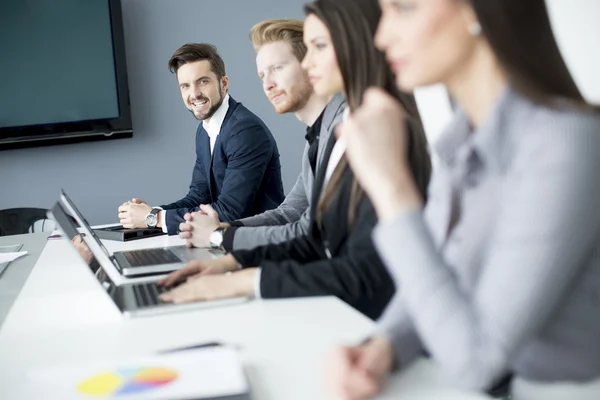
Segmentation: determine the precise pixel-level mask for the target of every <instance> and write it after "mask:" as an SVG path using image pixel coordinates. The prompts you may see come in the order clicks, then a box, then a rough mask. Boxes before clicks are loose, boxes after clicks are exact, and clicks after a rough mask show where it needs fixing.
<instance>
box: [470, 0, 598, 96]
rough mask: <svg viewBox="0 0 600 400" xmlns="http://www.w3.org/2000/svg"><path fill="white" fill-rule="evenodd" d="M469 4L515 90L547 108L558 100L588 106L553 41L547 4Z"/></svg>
mask: <svg viewBox="0 0 600 400" xmlns="http://www.w3.org/2000/svg"><path fill="white" fill-rule="evenodd" d="M469 3H470V4H471V6H472V7H473V10H474V11H475V14H476V15H477V18H478V20H479V24H480V25H481V31H482V34H483V35H484V36H485V38H486V39H487V41H488V43H489V45H490V47H491V48H492V50H493V52H494V54H495V55H496V57H497V58H498V61H499V62H500V64H501V65H502V67H503V68H504V70H505V72H506V73H507V75H508V79H509V81H510V83H511V85H512V86H513V87H514V88H515V90H517V91H519V92H520V93H521V94H523V95H524V96H526V97H528V98H530V99H531V100H533V101H535V102H538V103H542V104H546V105H553V104H554V103H555V102H556V100H557V98H559V99H563V100H565V99H566V100H572V101H573V102H574V103H576V104H580V105H585V104H586V103H585V100H584V99H583V96H582V95H581V92H580V91H579V89H578V88H577V85H576V84H575V81H574V80H573V77H572V76H571V73H570V72H569V70H568V68H567V65H566V64H565V62H564V60H563V58H562V55H561V53H560V50H559V48H558V45H557V44H556V40H555V39H554V34H553V32H552V26H551V24H550V19H549V17H548V10H547V9H546V3H545V0H525V1H524V0H469Z"/></svg>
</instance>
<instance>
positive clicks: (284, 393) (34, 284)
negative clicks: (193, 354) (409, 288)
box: [0, 236, 487, 400]
mask: <svg viewBox="0 0 600 400" xmlns="http://www.w3.org/2000/svg"><path fill="white" fill-rule="evenodd" d="M2 239H3V242H6V240H7V238H2ZM44 240H45V239H44ZM104 243H105V245H106V246H107V248H108V249H109V250H110V251H116V250H126V249H140V248H149V247H159V246H173V245H179V244H182V243H183V242H182V241H181V240H180V239H179V238H177V237H167V236H161V237H155V238H148V239H143V240H137V241H132V242H126V243H122V242H114V241H104ZM32 247H35V246H32ZM30 256H32V257H34V256H35V255H34V254H30V255H28V256H26V257H30ZM8 268H9V269H10V268H18V264H16V263H15V265H14V266H13V265H10V266H9V267H8ZM1 279H2V278H0V280H1ZM373 327H374V324H373V322H372V321H371V320H369V319H368V318H366V317H364V316H363V315H362V314H360V313H358V312H356V311H355V310H354V309H352V308H351V307H349V306H347V305H346V304H345V303H343V302H341V301H340V300H338V299H337V298H334V297H320V298H304V299H287V300H252V301H250V302H247V303H244V304H238V305H234V306H227V307H219V308H209V309H202V310H195V311H185V312H176V313H172V314H165V315H160V316H154V317H145V318H137V319H127V318H123V317H122V316H121V314H120V312H119V311H118V310H117V308H116V307H115V306H114V304H113V303H112V301H111V300H110V298H109V297H108V296H107V295H106V293H105V292H104V289H102V287H101V286H100V285H99V284H98V282H97V280H96V278H95V277H94V276H93V275H92V273H91V271H90V270H89V269H88V268H87V266H86V265H85V264H84V263H83V261H82V260H81V258H80V257H79V255H78V254H77V253H76V251H75V250H74V249H73V248H72V246H71V245H70V244H69V242H68V241H67V240H65V239H63V240H51V241H48V242H47V243H46V246H45V247H44V249H43V251H42V252H41V254H40V255H39V259H38V260H37V263H36V264H35V267H34V268H33V270H32V271H31V273H30V275H29V277H28V279H27V281H26V282H25V285H24V286H23V287H22V289H21V291H20V293H19V295H18V297H17V298H16V300H15V301H14V303H13V305H12V308H11V309H10V312H9V313H8V315H7V317H6V319H5V320H4V322H3V323H2V325H0V399H18V400H25V397H23V396H24V394H23V393H24V389H23V388H24V387H25V385H27V373H28V372H29V371H31V370H32V369H35V368H43V367H51V366H53V365H58V364H63V363H71V362H81V361H84V360H85V361H89V360H101V359H111V358H116V357H119V358H121V357H127V356H137V355H140V356H141V355H148V354H151V353H154V352H156V351H158V350H165V349H170V348H176V347H182V346H187V345H193V344H199V343H203V342H209V341H218V342H222V343H230V344H235V345H237V346H238V347H239V349H240V356H241V359H242V362H243V366H244V369H245V371H246V372H247V375H248V378H249V381H250V385H251V388H252V395H253V399H255V400H296V399H297V400H308V399H310V400H318V399H325V398H326V395H325V390H324V380H323V373H322V365H323V359H324V356H325V355H326V353H327V351H328V350H329V349H330V348H331V347H332V346H335V345H337V344H342V343H356V342H359V341H360V340H362V339H363V338H364V337H366V336H367V335H369V333H370V332H371V331H372V329H373ZM48 398H51V395H49V397H48ZM442 398H443V399H446V400H477V399H485V398H487V397H484V396H480V395H475V394H467V393H462V392H459V391H456V390H453V389H451V386H450V385H449V383H448V382H447V381H445V380H444V378H443V377H442V376H441V374H440V373H439V371H438V370H437V368H436V367H435V366H434V365H433V363H431V362H430V361H426V360H422V361H420V362H418V363H416V364H415V365H414V366H413V367H411V368H409V369H408V370H406V371H404V372H402V373H400V374H397V375H395V376H394V377H393V378H392V379H391V380H390V384H389V385H388V387H387V389H386V390H385V392H384V393H382V394H381V395H380V396H379V397H378V399H381V400H383V399H415V400H416V399H419V400H420V399H442Z"/></svg>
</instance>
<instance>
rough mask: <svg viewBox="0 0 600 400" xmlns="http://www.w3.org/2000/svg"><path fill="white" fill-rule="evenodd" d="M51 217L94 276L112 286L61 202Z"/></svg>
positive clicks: (51, 211) (53, 209) (51, 212)
mask: <svg viewBox="0 0 600 400" xmlns="http://www.w3.org/2000/svg"><path fill="white" fill-rule="evenodd" d="M49 217H51V218H52V219H53V220H54V221H55V222H56V223H57V224H58V226H59V227H60V229H61V230H62V231H63V232H64V233H65V235H66V236H67V237H68V238H69V239H70V241H71V244H72V245H73V247H74V248H75V250H77V253H79V255H80V256H81V258H82V259H83V261H84V262H85V263H86V264H87V266H88V267H89V268H90V270H92V272H93V273H94V275H96V277H97V278H98V280H99V281H100V283H102V284H103V286H104V282H107V283H109V284H112V283H113V282H112V281H111V279H110V278H109V277H108V276H107V275H106V273H104V270H103V269H102V268H100V263H99V262H98V260H97V259H96V257H95V256H94V253H92V251H91V249H90V247H89V246H88V244H87V243H86V242H85V241H84V239H83V237H82V236H80V232H79V231H78V229H77V228H78V226H77V222H76V221H75V220H74V219H73V218H72V217H71V216H70V215H69V213H68V212H67V211H66V210H65V209H64V208H63V205H62V204H61V203H60V202H57V203H56V204H55V205H54V207H52V209H51V210H50V213H49Z"/></svg>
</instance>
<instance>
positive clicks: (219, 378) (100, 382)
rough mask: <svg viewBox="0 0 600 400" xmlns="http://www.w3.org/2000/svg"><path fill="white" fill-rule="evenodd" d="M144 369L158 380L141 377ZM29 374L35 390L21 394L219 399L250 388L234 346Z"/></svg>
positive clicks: (29, 384) (34, 396) (151, 399)
mask: <svg viewBox="0 0 600 400" xmlns="http://www.w3.org/2000/svg"><path fill="white" fill-rule="evenodd" d="M144 371H146V372H145V374H146V375H149V376H150V377H153V379H151V378H150V377H147V380H146V379H140V378H141V375H144ZM28 375H29V376H28V380H29V382H27V383H25V382H24V385H23V386H26V387H28V388H29V389H28V390H30V391H31V392H27V394H26V395H25V393H23V396H22V397H19V398H26V399H29V398H32V399H37V398H43V397H45V396H47V395H48V394H49V393H51V394H52V396H50V397H52V398H57V399H61V400H66V399H86V398H87V399H90V398H94V397H95V398H107V397H111V396H114V397H118V398H123V399H128V400H129V399H136V400H137V399H139V400H141V399H144V400H156V399H213V398H218V397H221V396H231V395H240V394H243V393H246V392H247V391H248V390H249V387H248V383H247V381H246V378H245V376H244V372H243V369H242V366H241V363H240V361H239V359H238V355H237V353H236V351H235V349H233V348H232V347H230V346H223V347H214V348H204V349H193V350H186V351H181V352H176V353H169V354H157V355H153V356H147V357H137V358H136V357H134V358H126V359H121V360H113V361H106V360H105V361H97V362H94V361H90V362H83V363H80V364H71V365H53V366H52V367H48V368H39V369H34V370H32V371H30V372H29V374H28ZM136 377H137V378H136ZM151 381H153V382H152V383H151ZM136 382H137V384H136ZM161 382H164V383H162V384H161ZM139 384H141V385H142V387H140V386H139ZM144 386H146V387H144ZM92 393H94V394H92ZM111 398H112V397H111Z"/></svg>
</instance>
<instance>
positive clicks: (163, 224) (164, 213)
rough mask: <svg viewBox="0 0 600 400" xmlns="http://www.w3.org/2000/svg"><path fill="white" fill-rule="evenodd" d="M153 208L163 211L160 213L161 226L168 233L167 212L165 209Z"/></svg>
mask: <svg viewBox="0 0 600 400" xmlns="http://www.w3.org/2000/svg"><path fill="white" fill-rule="evenodd" d="M152 208H158V209H159V210H162V212H161V213H160V226H161V228H162V231H163V232H164V233H168V232H167V211H166V210H165V209H163V208H162V207H152Z"/></svg>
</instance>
